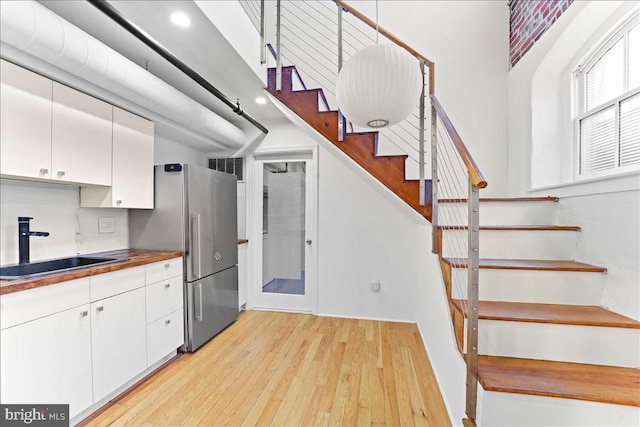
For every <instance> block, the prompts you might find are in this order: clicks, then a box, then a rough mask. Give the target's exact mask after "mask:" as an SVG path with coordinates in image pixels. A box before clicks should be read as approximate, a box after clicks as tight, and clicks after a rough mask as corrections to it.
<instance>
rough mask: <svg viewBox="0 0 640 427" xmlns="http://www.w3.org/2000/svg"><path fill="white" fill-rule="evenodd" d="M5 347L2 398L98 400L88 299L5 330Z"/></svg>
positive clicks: (75, 408) (73, 404) (77, 403)
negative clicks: (92, 375)
mask: <svg viewBox="0 0 640 427" xmlns="http://www.w3.org/2000/svg"><path fill="white" fill-rule="evenodd" d="M0 351H1V353H0V365H1V366H0V373H1V375H0V401H1V402H2V403H22V404H24V403H43V404H56V403H62V404H66V403H68V404H69V412H70V413H69V415H70V417H74V416H75V415H77V414H78V413H80V412H81V411H83V410H85V409H86V408H88V407H89V406H91V404H92V403H93V398H92V397H93V393H92V384H91V319H90V315H89V304H86V305H82V306H79V307H74V308H72V309H69V310H66V311H62V312H60V313H56V314H52V315H49V316H46V317H42V318H40V319H37V320H33V321H30V322H26V323H22V324H19V325H16V326H13V327H10V328H7V329H4V330H2V332H0Z"/></svg>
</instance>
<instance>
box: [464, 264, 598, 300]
mask: <svg viewBox="0 0 640 427" xmlns="http://www.w3.org/2000/svg"><path fill="white" fill-rule="evenodd" d="M605 280H606V275H605V274H604V273H590V272H575V271H544V270H500V269H487V268H481V269H480V283H481V285H480V300H483V301H508V302H531V303H540V304H572V305H596V306H599V305H601V304H602V290H603V289H604V285H605ZM452 284H453V285H452V294H453V298H455V299H467V270H466V269H462V268H454V269H453V270H452Z"/></svg>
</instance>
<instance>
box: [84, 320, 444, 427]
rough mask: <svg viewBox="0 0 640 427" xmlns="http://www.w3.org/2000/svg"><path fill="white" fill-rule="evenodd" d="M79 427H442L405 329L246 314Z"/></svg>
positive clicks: (419, 351) (423, 362)
mask: <svg viewBox="0 0 640 427" xmlns="http://www.w3.org/2000/svg"><path fill="white" fill-rule="evenodd" d="M88 425H99V426H106V425H112V426H160V425H175V426H177V425H184V426H223V425H228V426H236V425H277V426H296V425H304V426H316V425H317V426H320V425H344V426H364V425H393V426H399V425H403V426H404V425H429V426H445V425H450V422H449V418H448V416H447V412H446V409H445V406H444V403H443V401H442V397H441V395H440V392H439V389H438V386H437V384H436V381H435V378H434V375H433V371H432V369H431V365H430V363H429V360H428V358H427V355H426V353H425V351H424V347H423V345H422V340H421V338H420V334H419V332H418V329H417V327H416V326H415V325H413V324H407V323H391V322H377V321H369V320H353V319H339V318H332V317H319V316H312V315H304V314H291V313H274V312H264V311H248V312H245V313H243V314H242V315H241V316H240V318H239V319H238V321H237V322H236V323H235V324H234V325H232V326H231V327H229V328H228V329H227V330H225V331H224V332H223V333H222V334H220V335H219V336H218V337H216V338H215V339H214V340H212V341H211V342H209V343H208V344H207V345H205V346H204V347H202V348H201V349H200V350H198V351H197V352H196V353H194V354H189V355H185V356H184V357H182V358H179V359H178V360H176V361H175V362H173V363H172V364H170V365H169V366H167V367H166V368H165V369H163V370H162V371H160V372H159V373H158V374H157V375H154V376H153V377H151V378H148V379H147V380H145V381H144V382H143V383H142V384H141V385H140V386H139V387H138V388H137V389H135V390H134V391H133V392H131V393H129V394H127V395H126V396H124V397H122V398H121V399H120V400H118V401H117V402H115V404H113V406H111V407H110V408H109V409H107V410H106V411H104V412H103V413H101V414H100V415H99V416H98V417H96V418H94V419H92V420H90V421H89V422H88Z"/></svg>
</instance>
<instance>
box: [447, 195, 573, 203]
mask: <svg viewBox="0 0 640 427" xmlns="http://www.w3.org/2000/svg"><path fill="white" fill-rule="evenodd" d="M558 200H560V199H559V198H558V197H552V196H547V197H486V198H480V201H481V202H557V201H558ZM438 203H467V199H438Z"/></svg>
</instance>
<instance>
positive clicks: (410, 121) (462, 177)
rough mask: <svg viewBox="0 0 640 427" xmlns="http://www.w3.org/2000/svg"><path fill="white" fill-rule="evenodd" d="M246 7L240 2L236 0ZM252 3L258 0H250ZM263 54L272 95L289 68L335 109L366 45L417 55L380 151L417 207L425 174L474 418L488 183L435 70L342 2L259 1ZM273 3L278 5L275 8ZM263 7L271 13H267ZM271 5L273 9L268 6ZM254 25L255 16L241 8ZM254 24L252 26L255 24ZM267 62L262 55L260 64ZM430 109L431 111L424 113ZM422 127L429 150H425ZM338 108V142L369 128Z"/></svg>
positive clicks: (436, 244) (470, 413) (422, 201)
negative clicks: (392, 159)
mask: <svg viewBox="0 0 640 427" xmlns="http://www.w3.org/2000/svg"><path fill="white" fill-rule="evenodd" d="M240 2H241V3H244V1H242V0H241V1H240ZM251 3H258V2H257V1H256V0H252V1H251ZM259 3H260V6H261V10H260V16H261V22H260V25H257V28H259V31H260V32H261V35H262V37H261V40H262V42H261V44H262V45H263V46H261V49H264V46H269V49H270V51H271V52H272V53H273V55H274V57H275V59H276V90H282V67H283V66H294V67H295V68H294V69H295V71H296V73H295V74H296V75H297V78H298V79H300V80H301V81H302V80H303V81H304V86H306V87H309V88H314V87H317V88H321V89H322V91H321V93H323V95H324V99H323V101H324V104H325V106H326V108H329V109H335V110H338V105H337V102H336V96H335V87H336V81H337V77H338V74H339V72H340V69H341V67H342V64H344V63H345V62H346V61H347V60H349V58H351V57H352V56H353V55H355V54H356V53H357V52H358V51H360V50H361V49H362V48H364V47H365V46H370V45H373V44H376V43H393V44H396V45H398V46H400V47H401V48H403V49H405V50H406V51H407V52H409V53H410V54H411V55H412V56H413V57H415V58H416V65H417V66H419V67H420V70H421V73H422V76H423V85H422V94H421V96H420V99H419V101H418V103H417V105H416V107H415V110H414V111H413V112H412V113H411V114H410V115H409V117H407V119H405V120H404V121H403V122H401V123H399V124H397V125H394V126H391V127H388V128H383V129H376V130H377V131H378V154H390V155H393V154H404V155H407V159H408V160H407V162H406V174H407V176H406V177H405V179H409V178H414V177H417V178H418V180H419V183H420V204H421V205H425V204H427V203H429V202H428V200H426V199H427V198H426V197H425V191H424V188H425V186H426V178H427V175H429V173H428V171H429V170H430V171H431V173H430V178H431V183H432V185H431V187H432V194H431V201H430V203H431V212H432V218H431V222H432V229H433V241H432V250H433V252H434V253H437V254H438V255H439V256H440V257H441V259H443V260H444V262H446V263H447V264H449V265H450V266H451V269H450V270H451V274H450V277H449V278H448V279H447V278H446V277H445V284H446V286H447V287H448V289H447V295H448V296H449V298H452V299H457V300H460V301H461V302H460V303H459V305H460V309H461V310H462V312H463V315H464V316H465V317H466V318H467V324H466V342H465V343H464V344H463V352H464V354H465V359H466V362H467V384H466V413H467V416H468V417H469V418H470V419H471V420H475V417H476V404H477V375H478V371H477V366H478V288H479V257H480V254H479V252H480V248H479V228H480V227H479V215H480V214H479V210H480V206H479V202H480V199H479V190H480V189H482V188H484V187H486V186H487V182H486V181H485V179H484V178H483V176H482V173H481V172H480V169H479V168H478V166H477V165H476V164H475V161H474V160H473V157H472V156H471V154H470V153H469V151H468V149H467V147H466V146H465V144H464V143H463V142H462V138H461V137H460V135H459V134H458V132H457V131H456V129H455V127H454V126H453V124H452V123H451V120H450V119H449V118H448V117H447V114H446V112H445V111H444V108H443V107H442V105H441V104H440V102H439V101H438V99H437V97H436V95H435V87H434V83H435V77H434V76H435V65H434V63H433V62H432V61H430V60H429V59H427V58H426V57H424V56H422V55H421V54H420V53H418V52H417V51H415V50H414V49H413V48H411V47H410V46H408V45H406V44H405V43H404V42H402V41H401V40H400V39H398V38H397V37H396V36H394V35H393V34H391V33H390V32H388V31H387V30H385V29H384V28H382V27H379V26H378V25H376V23H375V22H374V21H372V20H371V19H369V18H368V17H366V16H365V15H363V14H362V13H360V12H358V11H357V10H355V9H353V8H352V7H350V6H349V5H348V4H346V3H345V2H343V1H341V0H333V2H319V1H310V0H296V1H293V0H289V1H284V0H276V1H275V2H273V1H271V2H265V1H264V0H260V2H259ZM274 3H275V5H274ZM265 5H267V7H268V5H271V6H272V10H270V11H268V12H266V11H265ZM273 6H275V7H273ZM243 7H245V10H247V14H248V15H249V17H250V18H252V16H253V18H252V22H253V20H254V19H255V16H257V15H258V13H257V12H256V11H255V9H254V8H251V7H249V6H244V5H243ZM265 13H273V14H275V19H274V20H273V22H275V23H276V25H275V27H276V28H275V32H273V34H274V35H273V37H270V36H265V34H268V33H269V31H265ZM254 25H255V24H254ZM264 62H265V60H264V58H263V63H264ZM429 105H430V108H429ZM426 124H428V125H430V126H429V127H430V133H431V150H430V155H426V154H427V153H426V151H425V133H426V132H427V130H426V127H427V126H426ZM343 125H344V120H343V117H342V115H341V114H340V112H339V110H338V123H336V126H337V127H338V135H339V136H338V139H339V140H340V141H342V140H344V133H345V132H346V131H347V130H348V131H350V132H359V131H371V129H363V128H358V127H354V126H353V125H351V124H348V125H347V127H348V129H344V128H343Z"/></svg>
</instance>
